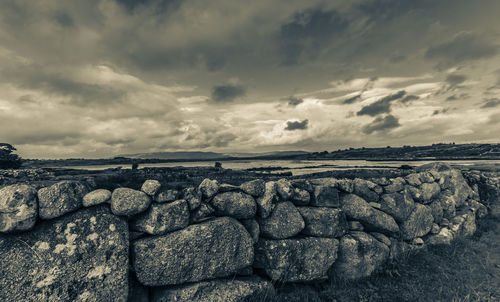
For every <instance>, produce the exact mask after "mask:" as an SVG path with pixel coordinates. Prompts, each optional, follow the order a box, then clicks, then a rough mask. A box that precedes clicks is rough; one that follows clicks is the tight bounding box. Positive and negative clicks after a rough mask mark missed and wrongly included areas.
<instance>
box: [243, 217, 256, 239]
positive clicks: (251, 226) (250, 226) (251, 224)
mask: <svg viewBox="0 0 500 302" xmlns="http://www.w3.org/2000/svg"><path fill="white" fill-rule="evenodd" d="M240 222H241V224H242V225H243V226H244V227H245V229H247V231H248V233H249V234H250V236H251V237H252V240H253V243H257V242H258V241H259V236H260V226H259V223H258V222H257V221H256V220H255V219H243V220H240Z"/></svg>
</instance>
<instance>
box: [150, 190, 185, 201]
mask: <svg viewBox="0 0 500 302" xmlns="http://www.w3.org/2000/svg"><path fill="white" fill-rule="evenodd" d="M177 197H179V191H177V190H174V189H168V190H161V191H160V192H158V193H157V194H156V196H155V198H154V200H155V201H156V202H159V203H162V202H172V201H175V200H177V199H178V198H177Z"/></svg>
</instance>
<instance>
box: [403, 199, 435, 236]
mask: <svg viewBox="0 0 500 302" xmlns="http://www.w3.org/2000/svg"><path fill="white" fill-rule="evenodd" d="M433 222H434V218H433V217H432V210H431V208H430V207H428V206H426V205H423V204H419V203H417V204H416V205H415V209H414V210H413V212H412V213H411V215H410V217H409V218H408V219H407V220H406V221H404V222H403V223H402V224H401V234H402V236H403V239H405V240H410V239H413V238H416V237H422V236H424V235H426V234H427V233H429V232H430V231H431V229H432V223H433Z"/></svg>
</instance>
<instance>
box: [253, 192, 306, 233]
mask: <svg viewBox="0 0 500 302" xmlns="http://www.w3.org/2000/svg"><path fill="white" fill-rule="evenodd" d="M257 221H258V222H259V225H260V231H261V234H262V236H263V237H267V238H273V239H285V238H289V237H292V236H295V235H297V234H298V233H299V232H300V231H302V230H303V229H304V227H305V223H304V219H303V218H302V216H301V215H300V213H299V211H298V210H297V208H296V207H295V206H294V205H293V203H291V202H289V201H285V202H280V203H278V204H276V207H275V208H274V210H273V212H272V213H271V216H269V217H267V218H258V220H257Z"/></svg>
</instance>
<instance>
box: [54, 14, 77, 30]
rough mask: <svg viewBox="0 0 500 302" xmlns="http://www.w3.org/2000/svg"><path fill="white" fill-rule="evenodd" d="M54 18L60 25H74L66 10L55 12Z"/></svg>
mask: <svg viewBox="0 0 500 302" xmlns="http://www.w3.org/2000/svg"><path fill="white" fill-rule="evenodd" d="M54 20H55V21H56V22H57V24H59V25H61V26H62V27H73V26H74V25H75V24H74V20H73V18H72V17H71V16H70V15H69V14H68V13H66V12H61V11H60V12H57V13H56V14H55V15H54Z"/></svg>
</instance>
